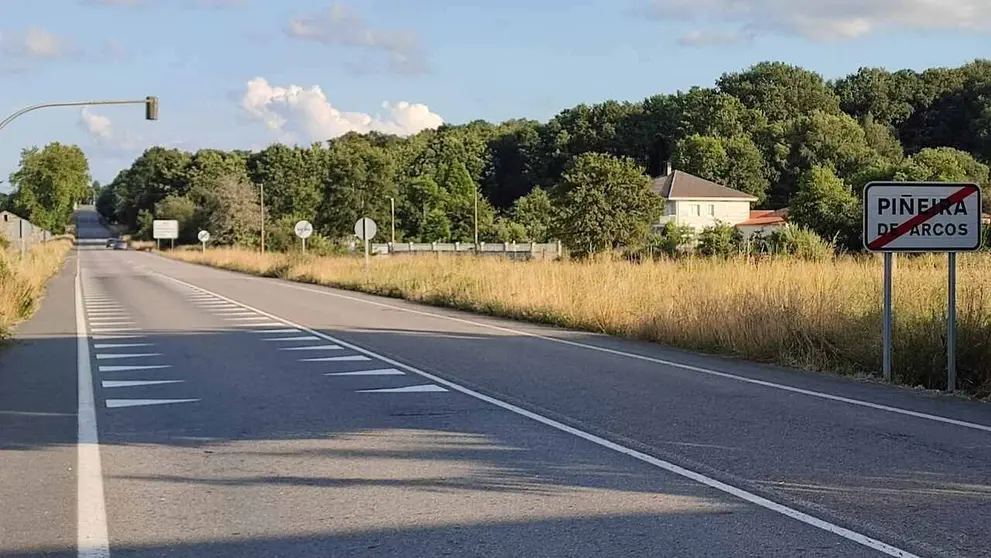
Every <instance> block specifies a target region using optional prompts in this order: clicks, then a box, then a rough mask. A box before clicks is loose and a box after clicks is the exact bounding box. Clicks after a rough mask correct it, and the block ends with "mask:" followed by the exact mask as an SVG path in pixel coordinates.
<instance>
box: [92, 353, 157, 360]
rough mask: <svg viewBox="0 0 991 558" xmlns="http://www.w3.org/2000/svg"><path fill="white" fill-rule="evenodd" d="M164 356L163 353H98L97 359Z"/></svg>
mask: <svg viewBox="0 0 991 558" xmlns="http://www.w3.org/2000/svg"><path fill="white" fill-rule="evenodd" d="M157 356H162V353H120V354H100V355H96V360H117V359H122V358H149V357H157Z"/></svg>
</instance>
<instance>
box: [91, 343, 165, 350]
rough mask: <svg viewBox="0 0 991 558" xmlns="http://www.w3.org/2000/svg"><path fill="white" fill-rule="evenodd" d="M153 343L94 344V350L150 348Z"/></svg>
mask: <svg viewBox="0 0 991 558" xmlns="http://www.w3.org/2000/svg"><path fill="white" fill-rule="evenodd" d="M152 345H154V343H96V344H94V345H93V348H94V349H129V348H131V347H150V346H152Z"/></svg>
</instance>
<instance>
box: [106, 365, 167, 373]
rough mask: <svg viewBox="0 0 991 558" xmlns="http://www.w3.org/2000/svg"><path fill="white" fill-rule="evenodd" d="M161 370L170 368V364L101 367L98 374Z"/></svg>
mask: <svg viewBox="0 0 991 558" xmlns="http://www.w3.org/2000/svg"><path fill="white" fill-rule="evenodd" d="M163 368H172V365H171V364H147V365H144V366H141V365H134V366H101V367H100V372H132V371H136V370H161V369H163Z"/></svg>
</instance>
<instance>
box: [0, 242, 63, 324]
mask: <svg viewBox="0 0 991 558" xmlns="http://www.w3.org/2000/svg"><path fill="white" fill-rule="evenodd" d="M70 248H72V239H71V238H59V239H56V240H52V241H50V242H47V243H45V244H41V245H38V246H35V247H33V248H31V249H30V250H28V252H27V253H26V254H25V255H24V256H23V257H22V256H21V255H20V254H18V253H17V252H15V251H4V250H0V339H3V338H6V337H7V336H9V335H10V333H11V328H13V326H14V325H16V324H17V323H18V322H20V321H21V320H24V319H26V318H28V317H29V316H30V315H31V314H32V313H34V310H35V307H36V305H37V302H38V299H39V298H41V295H42V293H43V292H44V288H45V283H46V282H47V281H48V279H50V278H51V277H52V275H54V274H55V273H56V272H57V271H58V270H59V268H60V267H61V266H62V262H63V261H65V255H66V253H68V251H69V249H70Z"/></svg>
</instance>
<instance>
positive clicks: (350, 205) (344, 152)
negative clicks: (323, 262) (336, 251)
mask: <svg viewBox="0 0 991 558" xmlns="http://www.w3.org/2000/svg"><path fill="white" fill-rule="evenodd" d="M325 157H326V158H325V161H324V164H325V165H326V167H325V168H326V175H325V178H324V183H323V201H322V203H321V205H320V209H319V211H318V212H317V216H316V221H315V223H314V225H316V226H317V228H318V229H319V230H320V231H321V232H322V233H323V234H326V235H328V236H330V237H332V238H342V237H351V236H353V235H354V224H355V222H356V221H357V220H358V219H360V218H362V217H371V218H372V219H373V220H374V221H375V222H377V223H385V222H387V221H388V219H389V218H390V212H391V207H390V202H389V198H394V197H395V196H396V195H397V194H398V189H397V186H396V166H395V161H394V160H393V159H392V158H391V157H389V156H388V153H387V152H386V151H385V150H384V149H382V148H380V147H376V146H374V145H372V144H371V143H369V142H368V141H367V139H365V138H363V137H362V136H359V135H357V134H349V135H347V136H342V137H340V138H337V139H335V140H334V141H333V142H332V143H331V146H330V149H328V150H327V153H326V156H325Z"/></svg>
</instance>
